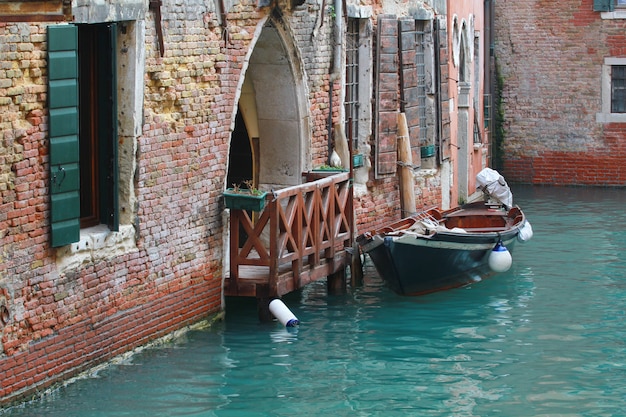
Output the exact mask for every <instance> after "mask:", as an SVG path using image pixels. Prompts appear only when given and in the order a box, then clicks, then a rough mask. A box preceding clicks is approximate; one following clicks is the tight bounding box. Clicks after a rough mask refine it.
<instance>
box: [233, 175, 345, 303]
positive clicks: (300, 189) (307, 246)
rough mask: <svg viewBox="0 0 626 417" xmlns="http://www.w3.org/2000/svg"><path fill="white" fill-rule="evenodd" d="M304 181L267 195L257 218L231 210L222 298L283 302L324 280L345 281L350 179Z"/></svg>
mask: <svg viewBox="0 0 626 417" xmlns="http://www.w3.org/2000/svg"><path fill="white" fill-rule="evenodd" d="M308 179H310V181H307V182H305V183H304V184H302V185H298V186H293V187H289V188H285V189H281V190H279V191H276V192H273V193H270V194H268V196H267V197H266V206H265V208H264V209H263V211H262V212H260V213H259V214H258V216H253V217H258V218H255V219H253V217H251V216H250V215H249V213H248V212H247V211H245V210H231V211H230V271H229V272H228V273H227V276H226V279H225V281H224V295H225V296H242V297H257V298H267V297H270V298H272V297H281V296H282V295H284V294H287V293H289V292H292V291H295V290H297V289H299V288H302V287H303V286H305V285H307V284H309V283H311V282H313V281H317V280H320V279H324V278H326V277H336V276H339V277H344V278H345V269H346V266H347V265H348V264H349V262H350V258H349V256H348V254H347V251H346V248H348V247H351V246H352V242H353V224H354V219H353V210H352V185H351V181H350V175H349V173H347V172H346V173H339V174H335V175H328V176H321V177H308ZM253 220H254V221H253ZM241 236H244V237H243V238H241Z"/></svg>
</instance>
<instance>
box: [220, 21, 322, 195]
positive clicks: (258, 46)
mask: <svg viewBox="0 0 626 417" xmlns="http://www.w3.org/2000/svg"><path fill="white" fill-rule="evenodd" d="M306 91H307V89H306V84H305V76H304V71H303V66H302V61H301V58H300V56H299V54H298V51H297V48H296V47H295V43H294V41H293V37H292V36H291V33H290V32H289V31H288V30H287V28H286V26H285V25H283V23H282V21H281V20H280V18H279V17H276V16H272V17H268V18H267V19H265V20H264V21H263V22H261V23H260V24H259V25H258V26H257V31H256V33H255V38H254V40H253V43H252V46H251V48H250V50H249V52H248V56H247V57H246V62H245V65H244V71H243V72H242V75H241V79H240V83H239V88H238V100H237V106H236V107H235V109H234V116H235V117H233V120H237V117H236V115H237V112H238V111H239V112H241V113H242V114H241V116H242V117H241V118H239V120H242V119H243V121H244V123H245V129H244V130H245V131H247V132H248V135H249V136H250V138H249V139H250V143H251V146H250V147H251V150H252V161H253V162H252V164H253V173H254V175H255V178H254V183H255V184H256V185H257V186H258V188H261V189H271V188H274V189H277V188H282V187H285V186H291V185H297V184H300V182H301V179H302V175H301V174H302V171H303V170H304V169H305V167H306V166H307V161H308V160H309V159H310V158H309V146H308V145H309V143H310V140H311V139H310V135H311V133H310V131H311V129H310V126H309V125H310V117H309V113H308V106H307V105H306V103H307V94H306ZM236 130H237V129H234V128H233V132H235V131H236ZM238 131H242V130H241V129H239V130H238ZM231 143H232V141H231ZM230 152H233V149H232V148H231V150H230Z"/></svg>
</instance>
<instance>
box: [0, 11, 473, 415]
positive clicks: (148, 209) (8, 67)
mask: <svg viewBox="0 0 626 417" xmlns="http://www.w3.org/2000/svg"><path fill="white" fill-rule="evenodd" d="M111 3H115V4H117V5H120V7H117V8H116V7H111V8H110V10H107V9H104V10H103V9H102V8H96V7H94V8H93V9H90V8H89V6H88V5H89V2H81V6H80V7H76V9H75V10H74V12H75V18H76V19H77V21H75V22H74V23H77V24H81V23H82V24H93V23H100V22H105V21H107V22H108V21H117V22H118V27H117V29H116V30H117V33H118V35H119V42H118V50H117V51H116V53H117V59H118V61H119V65H118V66H119V67H120V68H121V71H120V74H119V76H120V82H119V87H118V94H119V97H120V102H119V104H118V106H119V109H118V122H119V129H118V130H119V134H118V136H117V138H118V143H117V147H118V150H119V153H120V155H119V160H120V165H119V171H120V172H119V175H120V180H119V181H120V186H119V194H120V207H119V211H120V222H119V223H120V224H119V232H115V233H111V232H110V231H109V230H108V229H106V227H105V228H104V229H99V228H96V229H89V230H88V231H87V232H85V230H81V238H80V241H79V242H76V243H72V244H68V245H65V246H62V247H58V248H55V247H52V243H51V231H50V229H51V228H50V224H51V208H50V207H51V197H50V194H51V192H50V188H51V186H50V184H51V181H52V179H51V178H50V177H51V175H50V173H49V171H50V169H51V166H50V165H51V164H50V140H49V134H50V132H49V122H50V120H49V119H50V114H49V109H48V98H49V97H48V93H49V90H48V84H47V83H48V81H49V80H48V61H47V59H48V50H47V48H48V41H47V39H48V38H47V30H48V29H47V28H48V26H49V25H53V24H56V23H54V22H47V23H44V22H37V21H36V19H35V20H33V21H29V22H26V21H20V22H1V21H0V130H1V137H0V242H1V249H2V250H1V251H0V319H1V323H0V374H2V375H3V377H2V380H1V381H0V402H1V403H4V402H8V401H13V400H15V399H19V398H23V397H25V396H27V395H29V394H32V393H33V392H36V391H39V390H41V389H43V388H46V387H48V386H50V385H52V384H54V383H55V382H57V381H59V380H62V379H65V378H68V377H70V376H72V375H75V374H77V373H78V372H80V371H81V370H84V369H87V368H89V367H91V366H94V365H95V364H98V363H100V362H103V361H106V360H107V359H110V358H112V357H114V356H115V355H118V354H121V353H123V352H126V351H128V350H130V349H132V348H134V347H137V346H140V345H143V344H145V343H147V342H149V341H151V340H154V339H155V338H158V337H160V336H163V335H166V334H168V333H170V332H172V331H174V330H176V329H179V328H181V327H184V326H185V325H188V324H191V323H193V322H196V321H198V320H200V319H202V318H207V317H211V316H219V314H220V311H221V309H222V279H223V275H224V263H223V260H224V253H225V245H226V246H227V243H225V239H226V237H225V236H226V232H225V225H226V224H227V222H225V215H224V204H223V201H222V192H223V190H224V188H225V186H227V184H226V177H227V172H228V168H229V167H228V160H229V152H230V150H231V149H230V146H231V134H232V132H233V126H234V124H235V120H234V119H235V115H236V113H237V103H238V101H239V100H240V99H241V97H242V95H243V93H242V90H243V89H244V87H242V83H243V78H244V73H246V71H247V69H248V66H249V65H251V62H252V61H253V58H251V52H252V51H253V49H254V48H255V46H256V45H257V42H260V41H259V39H260V38H261V36H260V35H259V34H260V33H261V32H262V30H264V28H265V27H269V26H272V28H275V29H276V30H275V32H272V33H278V34H279V35H280V36H281V37H282V38H281V40H282V42H283V43H282V45H283V46H284V48H285V50H286V52H285V54H284V55H283V56H281V57H285V56H286V57H289V59H291V61H292V62H291V63H290V64H291V67H290V68H291V71H292V73H294V74H296V76H294V80H295V81H294V82H295V83H296V84H298V83H299V85H300V84H301V86H300V87H301V88H300V91H304V94H303V96H304V98H303V100H302V101H304V102H305V103H306V105H305V106H304V107H305V108H304V110H302V109H300V110H301V112H302V113H303V114H304V116H302V117H301V120H304V121H305V122H303V124H306V126H305V128H304V129H303V130H304V131H305V132H306V136H307V141H308V142H307V143H305V146H304V147H305V148H306V149H305V150H303V151H302V152H301V153H302V155H303V156H304V159H306V160H305V161H304V162H303V164H302V165H303V168H312V167H314V166H318V165H322V164H325V163H327V161H328V157H329V149H328V135H329V132H330V129H329V113H330V112H331V110H332V117H331V121H332V123H337V122H338V121H340V120H341V118H342V113H343V109H342V105H343V102H342V100H343V94H344V86H343V84H342V77H341V76H339V77H338V78H337V79H335V78H336V77H337V74H332V68H333V59H334V52H335V42H334V38H333V29H334V28H333V25H332V19H333V14H332V9H331V8H330V7H329V8H328V10H325V13H322V11H321V10H320V7H321V4H320V3H319V2H305V3H303V4H297V3H298V2H279V3H278V4H272V7H261V8H260V7H258V6H257V3H256V2H253V1H243V2H231V3H228V2H223V3H224V4H225V6H224V7H226V9H227V10H224V11H220V10H219V4H218V3H221V2H213V1H207V0H191V1H190V0H185V1H183V0H163V2H162V5H161V8H160V12H161V21H160V22H161V26H162V34H163V45H164V50H163V51H161V50H160V47H159V44H160V40H161V39H160V35H159V30H158V25H157V24H156V23H157V22H156V20H155V19H157V16H158V15H157V13H155V10H152V9H148V7H147V4H148V2H144V1H142V0H112V2H111ZM426 3H436V4H437V5H438V7H441V8H442V10H445V2H443V1H435V2H426ZM476 3H477V4H481V3H482V2H478V1H477V2H476ZM327 6H329V5H328V4H327ZM393 6H394V7H393V10H394V12H395V13H397V14H398V16H411V14H410V13H409V10H410V7H409V6H410V5H407V4H404V3H397V4H395V3H394V5H393ZM358 7H360V9H359V10H360V11H359V13H361V14H363V16H361V17H363V18H364V19H369V20H370V22H371V23H370V25H371V24H373V23H375V22H376V15H377V14H378V13H382V12H383V11H384V10H385V7H384V4H383V2H373V3H372V4H359V5H358ZM424 10H426V11H428V10H432V6H428V7H425V8H423V9H422V10H421V12H422V13H423V12H424ZM116 13H117V15H116ZM429 13H430V12H429ZM463 13H466V12H465V11H463ZM467 13H469V12H467ZM99 14H102V16H103V17H98V15H99ZM357 14H358V13H357ZM420 16H421V15H420ZM427 16H428V14H427ZM420 18H421V19H423V17H420ZM81 19H82V20H81ZM94 19H95V20H94ZM98 19H100V20H98ZM467 20H468V21H469V18H468V19H467ZM442 26H443V28H442V31H441V32H440V33H441V36H442V39H441V42H442V45H441V51H437V54H440V55H441V57H442V58H443V61H442V62H440V67H439V68H437V70H438V71H441V74H440V78H441V80H442V85H443V87H444V88H443V89H442V92H441V94H442V97H443V99H444V102H443V103H442V108H443V109H444V110H445V112H446V114H444V115H442V116H441V118H442V119H443V120H444V123H443V128H442V131H441V134H442V135H444V136H445V137H446V141H445V143H446V146H449V143H450V134H451V131H452V132H454V129H453V130H451V129H450V127H449V125H450V117H449V115H448V114H447V113H448V111H453V109H449V107H448V106H449V105H450V104H449V102H448V91H447V89H448V75H449V74H448V72H447V71H448V68H449V66H451V65H452V64H450V63H449V62H448V49H449V45H448V40H447V39H446V38H447V36H448V32H446V30H445V29H446V28H445V26H446V24H445V21H443V20H442ZM370 27H371V26H370ZM472 30H473V28H472ZM366 33H371V30H369V31H366ZM468 33H469V32H468ZM264 46H265V45H264ZM266 52H267V51H266ZM272 52H273V51H269V52H267V53H268V54H269V53H272ZM259 62H260V64H266V63H265V62H261V61H259ZM260 64H259V65H260ZM269 64H273V62H269ZM342 70H343V69H342ZM372 70H373V68H368V69H367V71H366V72H367V73H368V74H369V75H370V77H371V76H372V74H371V72H372ZM299 76H301V78H299ZM133 77H134V78H133ZM363 100H365V101H366V102H367V101H368V100H371V97H365V98H363ZM137 103H138V104H137ZM268 103H269V104H271V101H269V102H268ZM481 114H482V113H481ZM366 136H367V135H366ZM287 139H291V138H287ZM366 139H367V140H368V141H370V142H369V143H366V144H364V145H367V146H365V147H364V149H366V150H367V152H368V153H367V154H366V155H365V156H366V161H367V162H366V166H365V167H364V168H361V169H360V170H359V171H358V172H357V174H356V176H357V179H359V178H360V179H359V180H358V181H356V184H355V189H356V192H355V212H356V217H357V223H358V226H357V227H358V229H359V230H370V229H373V228H378V227H380V226H382V224H384V223H385V222H386V221H388V220H390V219H397V218H399V216H400V210H399V209H398V207H397V206H398V180H397V178H396V177H394V176H388V177H384V178H375V177H374V176H373V174H372V173H371V172H370V171H369V167H370V166H371V165H370V164H371V163H370V162H369V160H370V159H373V158H372V156H373V154H374V152H376V149H371V148H370V146H371V145H372V143H371V138H369V137H367V138H366ZM452 142H453V143H455V142H454V140H452ZM296 146H297V144H296V143H295V142H287V143H286V145H285V148H291V147H296ZM370 149H371V151H370ZM444 153H445V154H446V155H448V156H445V157H444V158H443V164H448V165H450V161H449V149H446V151H445V152H444ZM428 162H429V163H430V164H431V166H430V167H429V169H426V170H422V171H421V172H419V173H418V175H416V181H415V191H416V196H417V205H418V207H417V208H420V207H429V206H435V205H440V204H441V203H442V201H449V198H450V197H449V194H450V190H449V188H450V184H454V179H453V178H452V177H453V173H451V170H450V169H448V170H447V171H446V172H447V174H446V175H449V176H450V178H443V179H442V177H443V175H442V170H441V169H440V165H441V164H442V161H441V160H439V159H434V158H433V159H432V160H429V161H428ZM477 168H478V167H473V169H477ZM444 184H448V185H447V186H446V185H444ZM83 232H85V233H84V235H83Z"/></svg>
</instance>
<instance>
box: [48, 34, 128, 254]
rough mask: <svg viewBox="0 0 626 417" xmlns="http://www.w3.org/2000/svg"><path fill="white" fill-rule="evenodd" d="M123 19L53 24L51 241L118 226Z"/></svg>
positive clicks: (70, 240) (59, 243)
mask: <svg viewBox="0 0 626 417" xmlns="http://www.w3.org/2000/svg"><path fill="white" fill-rule="evenodd" d="M116 33H117V31H116V25H115V24H114V23H108V24H99V25H79V26H77V25H59V26H50V27H48V108H49V114H50V118H49V135H50V224H51V239H52V242H51V243H52V246H53V247H58V246H63V245H67V244H70V243H73V242H77V241H78V240H79V239H80V228H81V227H88V226H92V225H95V224H106V225H107V226H108V227H109V228H110V229H111V230H114V231H117V230H118V228H119V217H118V168H117V107H116V103H117V88H116V80H117V75H116V65H117V63H116V59H115V57H116V53H115V50H116Z"/></svg>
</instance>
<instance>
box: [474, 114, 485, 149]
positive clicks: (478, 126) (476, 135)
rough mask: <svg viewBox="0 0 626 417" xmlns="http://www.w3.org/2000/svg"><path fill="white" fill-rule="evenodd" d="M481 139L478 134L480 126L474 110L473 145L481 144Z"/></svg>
mask: <svg viewBox="0 0 626 417" xmlns="http://www.w3.org/2000/svg"><path fill="white" fill-rule="evenodd" d="M482 142H483V140H482V137H481V134H480V124H479V122H478V112H477V111H476V110H474V143H482Z"/></svg>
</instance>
